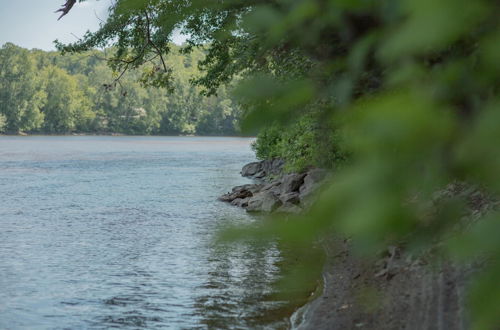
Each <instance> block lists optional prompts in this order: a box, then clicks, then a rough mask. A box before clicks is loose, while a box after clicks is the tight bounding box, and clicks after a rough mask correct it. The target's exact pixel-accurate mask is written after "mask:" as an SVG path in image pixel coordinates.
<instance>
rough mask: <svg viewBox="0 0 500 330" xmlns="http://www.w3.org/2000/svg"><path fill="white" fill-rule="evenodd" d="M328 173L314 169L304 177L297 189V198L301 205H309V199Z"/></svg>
mask: <svg viewBox="0 0 500 330" xmlns="http://www.w3.org/2000/svg"><path fill="white" fill-rule="evenodd" d="M327 174H328V172H327V171H326V170H323V169H320V168H314V169H312V170H310V171H309V172H307V175H306V176H305V177H304V183H303V184H302V186H300V189H299V198H300V201H301V203H303V204H304V205H309V204H310V200H308V199H309V197H310V196H311V195H312V194H313V193H314V192H315V191H316V190H318V188H319V187H320V186H321V184H322V181H323V180H324V179H325V177H326V176H327Z"/></svg>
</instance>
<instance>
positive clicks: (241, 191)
mask: <svg viewBox="0 0 500 330" xmlns="http://www.w3.org/2000/svg"><path fill="white" fill-rule="evenodd" d="M261 187H262V185H254V184H249V185H243V186H236V187H234V188H233V191H232V192H230V193H227V194H224V195H222V196H220V197H219V200H220V201H223V202H232V201H233V200H235V199H238V198H240V199H243V198H247V197H252V196H253V194H254V193H253V191H254V192H257V191H259V190H260V188H261Z"/></svg>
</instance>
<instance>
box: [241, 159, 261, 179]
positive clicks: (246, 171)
mask: <svg viewBox="0 0 500 330" xmlns="http://www.w3.org/2000/svg"><path fill="white" fill-rule="evenodd" d="M261 170H262V162H253V163H249V164H246V165H245V166H243V168H242V169H241V175H242V176H254V175H255V174H256V173H257V172H259V171H261Z"/></svg>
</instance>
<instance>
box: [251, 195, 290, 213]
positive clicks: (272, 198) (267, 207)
mask: <svg viewBox="0 0 500 330" xmlns="http://www.w3.org/2000/svg"><path fill="white" fill-rule="evenodd" d="M281 204H282V202H281V200H280V199H279V198H278V197H277V196H276V195H274V194H273V193H272V192H270V191H263V192H260V193H257V194H255V195H254V196H253V197H251V198H250V199H249V200H248V206H247V212H273V211H274V210H276V209H277V208H278V207H280V206H281Z"/></svg>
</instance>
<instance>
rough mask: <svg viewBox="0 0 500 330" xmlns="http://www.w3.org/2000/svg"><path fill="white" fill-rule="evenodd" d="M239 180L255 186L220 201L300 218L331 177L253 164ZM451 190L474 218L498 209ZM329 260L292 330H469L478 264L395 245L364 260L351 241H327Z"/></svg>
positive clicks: (476, 194)
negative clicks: (316, 294)
mask: <svg viewBox="0 0 500 330" xmlns="http://www.w3.org/2000/svg"><path fill="white" fill-rule="evenodd" d="M241 174H242V176H245V177H249V178H252V179H254V180H255V183H253V184H247V185H242V186H237V187H234V188H233V189H232V191H231V192H228V193H226V194H224V195H222V196H221V197H220V198H219V199H220V200H222V201H225V202H229V203H231V204H232V205H235V206H239V207H242V208H244V209H246V211H247V212H288V213H289V212H293V213H297V212H301V211H302V210H304V209H307V207H308V206H310V204H311V202H312V200H311V197H312V196H311V195H312V194H313V192H315V191H316V190H317V189H318V188H319V187H320V186H321V182H322V181H323V180H324V179H325V178H326V177H327V175H328V173H327V172H326V171H325V170H322V169H318V168H311V169H309V170H307V171H305V172H303V173H288V174H285V173H284V172H283V162H282V161H280V160H265V161H261V162H253V163H250V164H247V165H245V166H244V167H243V169H242V171H241ZM465 187H466V186H465V185H461V184H450V185H449V186H448V187H447V189H445V190H443V191H442V192H441V195H443V196H444V198H446V197H452V196H460V197H462V198H464V199H465V200H468V201H469V202H470V203H469V207H470V209H469V210H470V212H471V218H474V217H477V214H482V213H484V212H485V210H488V209H490V208H492V207H498V206H499V205H500V202H498V201H491V200H488V198H487V197H485V195H484V194H482V193H481V192H480V191H479V190H474V189H472V190H471V189H465ZM323 243H324V244H323V245H324V248H325V252H326V255H327V259H326V263H325V266H324V269H323V287H322V290H321V291H322V292H321V293H320V295H319V297H317V298H316V299H314V300H312V301H310V302H309V303H307V304H306V305H304V306H302V307H301V308H299V309H298V310H297V311H295V313H294V314H293V315H292V316H291V319H290V323H291V327H292V328H293V329H325V330H326V329H358V328H359V329H380V330H382V329H403V328H404V329H415V330H416V329H443V330H444V329H464V330H465V329H469V328H470V323H469V318H468V315H467V311H466V310H467V309H466V303H465V301H466V295H467V293H466V287H467V285H468V283H469V278H470V276H471V274H472V273H474V272H476V271H477V269H478V267H477V266H476V265H467V266H465V267H464V265H458V264H456V263H454V262H451V261H450V260H447V259H446V258H444V259H442V258H439V257H437V256H433V255H432V253H431V252H430V254H429V255H423V256H419V257H416V256H413V255H411V254H410V253H408V251H405V248H404V247H398V246H390V247H388V248H387V251H385V252H382V253H381V254H380V257H379V258H378V259H376V260H373V259H363V258H359V256H358V255H356V253H353V251H352V247H351V244H350V240H349V239H346V238H331V240H330V241H328V242H323Z"/></svg>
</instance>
